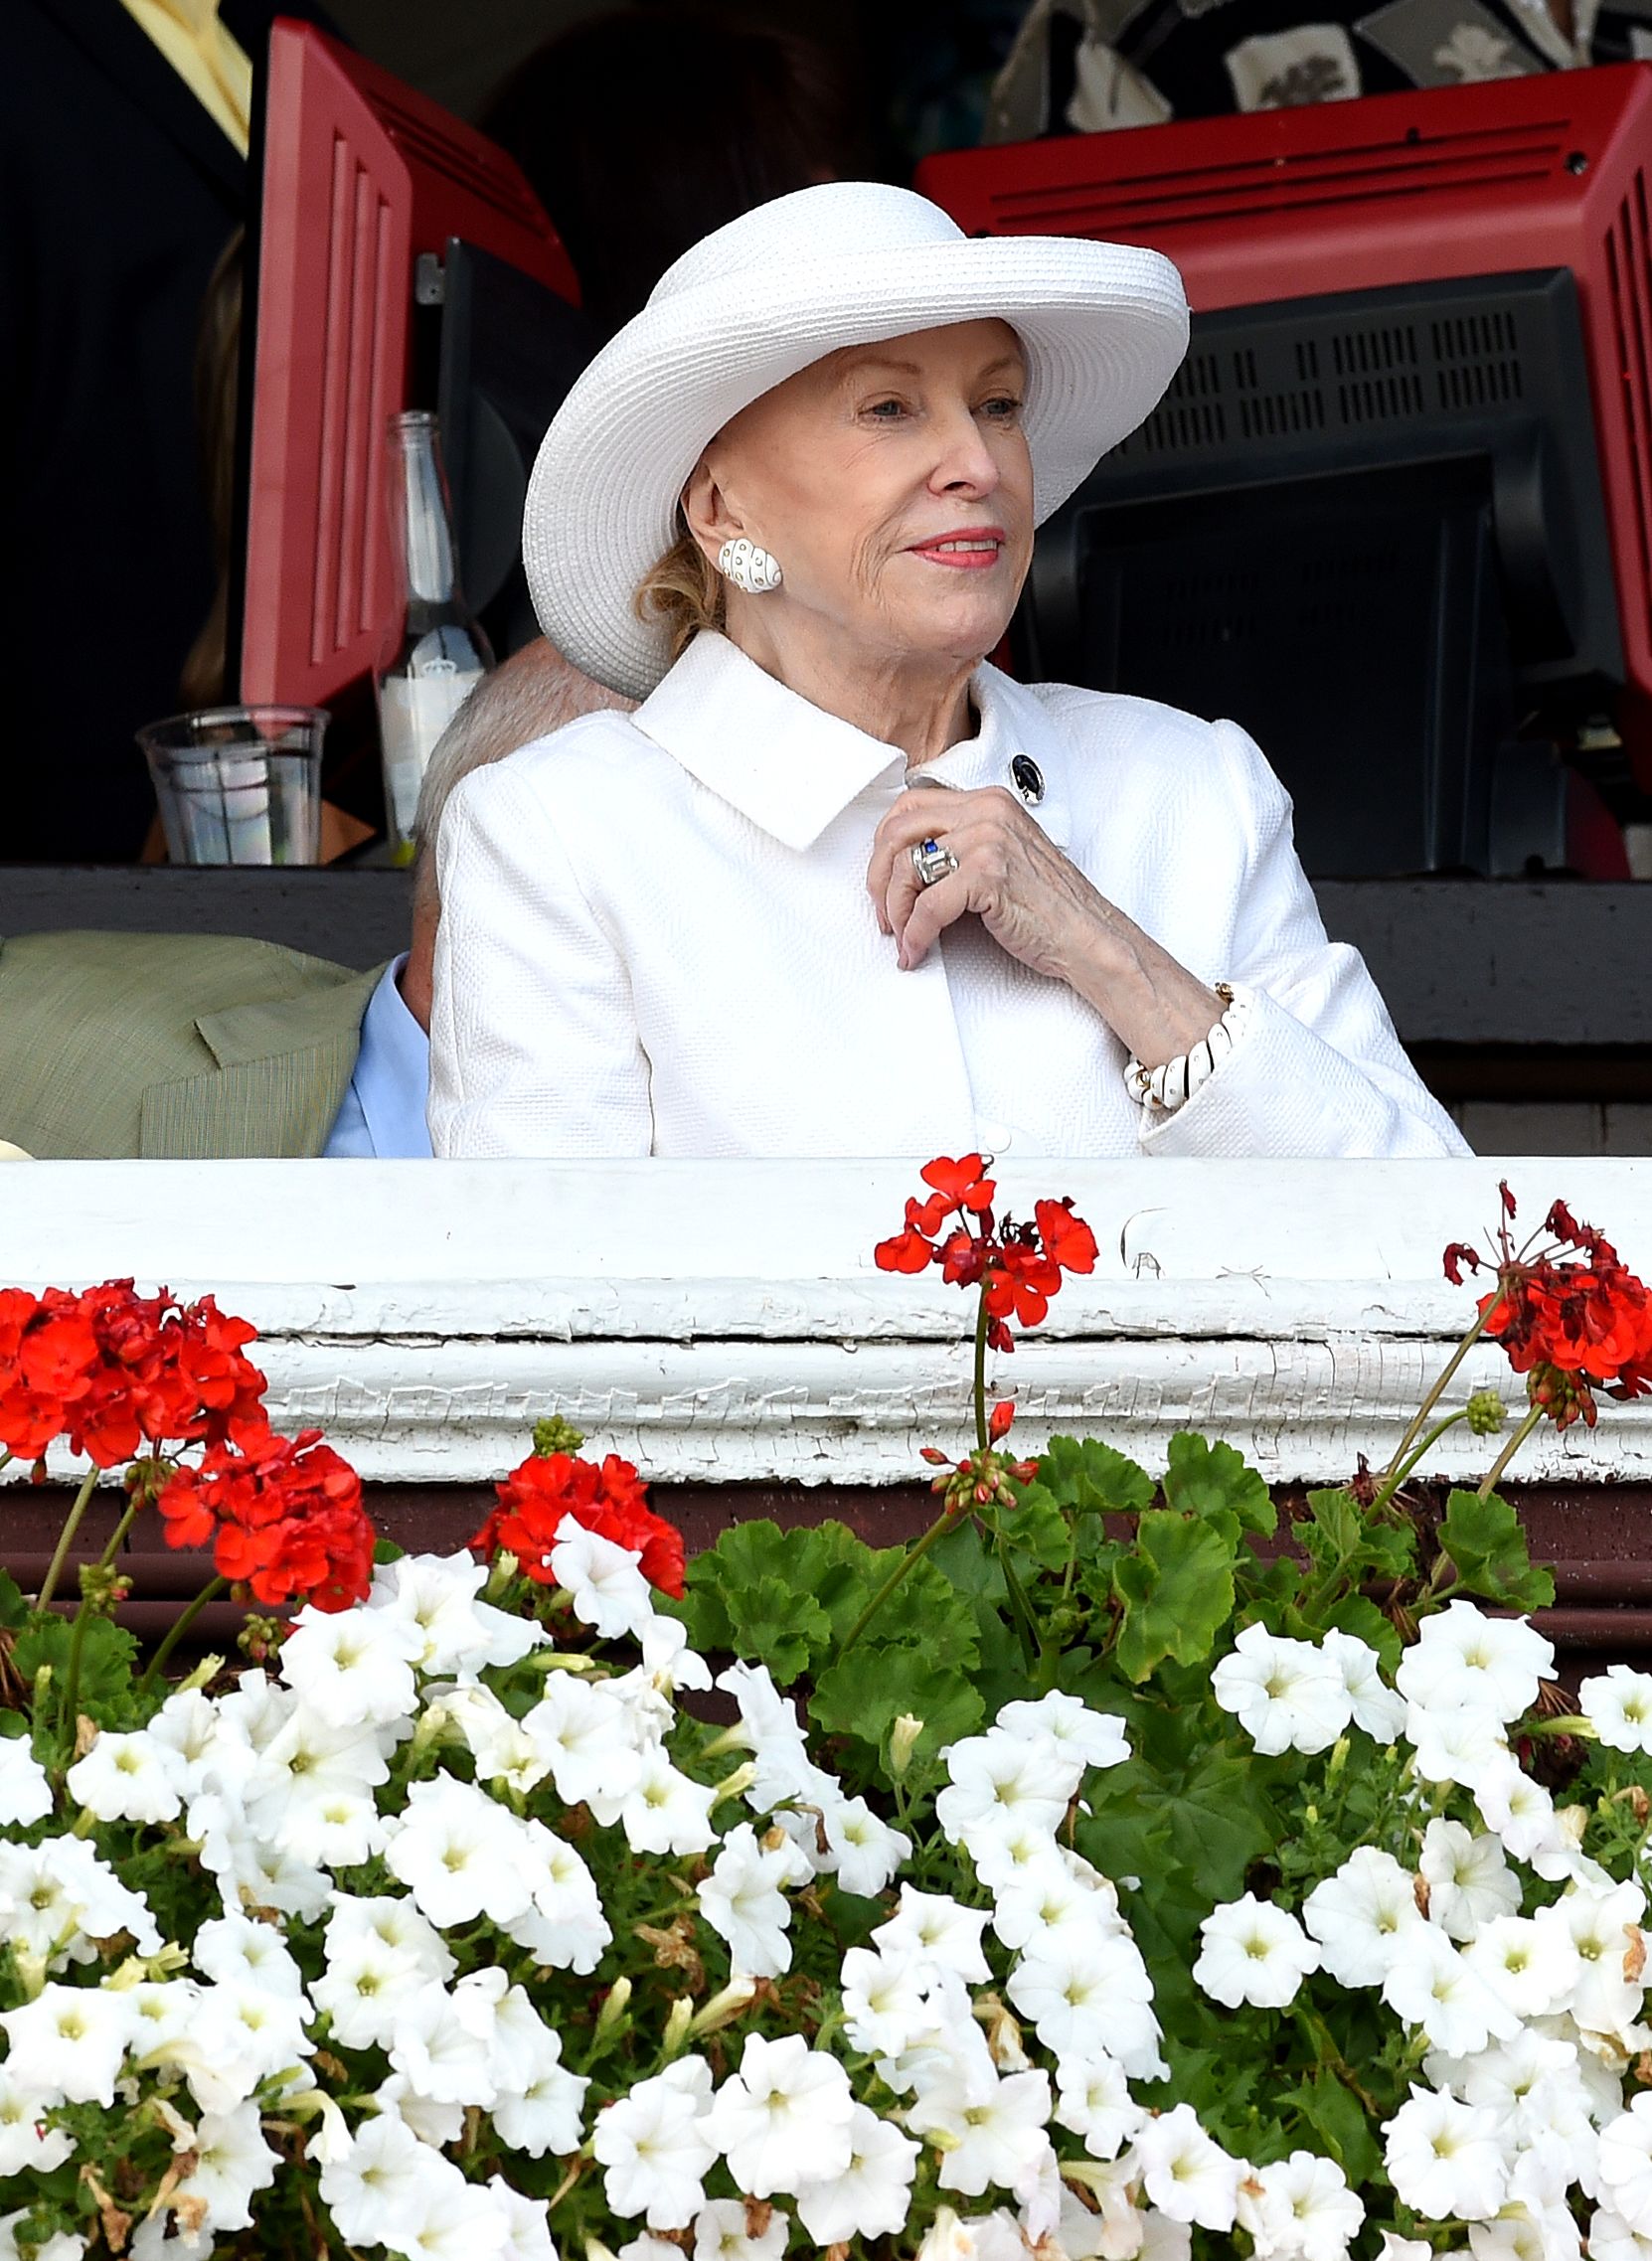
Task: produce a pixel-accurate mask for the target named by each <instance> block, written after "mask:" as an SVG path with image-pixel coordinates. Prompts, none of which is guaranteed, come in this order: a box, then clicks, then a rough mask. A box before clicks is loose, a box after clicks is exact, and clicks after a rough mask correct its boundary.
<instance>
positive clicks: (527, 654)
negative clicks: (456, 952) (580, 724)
mask: <svg viewBox="0 0 1652 2261" xmlns="http://www.w3.org/2000/svg"><path fill="white" fill-rule="evenodd" d="M634 704H635V702H634V701H632V700H630V699H623V698H621V697H620V695H619V693H618V692H617V691H609V690H608V689H607V688H606V686H605V685H603V684H600V683H593V682H592V681H591V679H590V677H589V676H588V675H581V674H580V673H579V671H578V668H577V667H573V666H571V665H570V663H569V662H568V661H567V660H565V659H564V658H563V656H562V654H561V652H559V651H558V650H557V649H556V647H555V645H553V644H551V643H548V642H547V641H546V639H545V638H544V637H543V636H537V637H536V638H535V639H534V641H533V642H532V643H531V644H525V645H524V646H523V647H522V649H521V651H519V652H516V653H514V654H513V655H512V657H511V658H510V659H508V660H507V661H506V662H505V664H504V666H503V667H499V668H495V670H494V671H493V673H492V674H491V675H489V676H485V677H484V678H483V679H482V681H481V682H480V683H479V684H478V685H477V687H476V689H475V690H474V691H473V692H472V693H471V695H470V697H469V698H468V699H467V700H466V701H465V703H464V705H463V706H462V707H461V708H460V709H459V711H458V713H457V714H456V715H455V716H454V718H453V720H452V722H451V723H449V724H448V726H447V727H446V729H445V730H443V731H442V733H441V736H440V737H439V738H438V739H437V741H436V747H435V751H434V752H433V753H432V754H431V756H430V762H429V767H428V768H427V769H426V770H425V772H424V782H423V784H422V786H421V787H420V788H419V794H418V809H417V813H416V814H415V816H414V818H413V838H414V840H415V841H416V842H417V844H418V845H417V853H416V855H415V857H414V860H413V932H412V935H411V938H410V940H409V943H408V962H407V964H406V966H405V967H404V968H403V969H402V996H403V999H404V1002H405V1003H406V1005H407V1007H408V1010H409V1012H410V1013H412V1015H413V1018H414V1020H415V1021H417V1023H418V1025H419V1027H420V1028H421V1029H427V1028H428V1027H429V1025H430V973H431V967H432V965H433V963H434V959H435V947H436V920H437V918H438V916H439V915H440V910H441V901H440V896H439V893H438V891H437V884H436V835H437V833H438V832H439V830H440V828H441V812H442V810H443V809H444V808H445V807H446V806H447V798H448V795H449V794H450V793H451V792H452V790H453V788H454V786H455V785H457V784H458V782H459V780H460V778H461V777H468V776H469V775H470V772H471V771H472V770H473V769H484V768H486V766H487V764H488V763H489V762H490V761H503V759H504V758H505V756H506V754H507V753H514V752H515V751H516V749H517V747H518V746H521V745H531V744H532V743H533V741H534V740H535V738H542V737H545V736H547V735H549V733H550V732H551V731H552V730H560V729H561V728H562V727H563V725H564V724H565V723H572V722H575V721H577V720H578V717H579V716H580V715H592V714H595V713H596V712H597V710H598V709H599V708H603V707H613V708H618V709H620V710H621V711H622V712H628V711H629V709H630V708H631V707H632V706H633V705H634Z"/></svg>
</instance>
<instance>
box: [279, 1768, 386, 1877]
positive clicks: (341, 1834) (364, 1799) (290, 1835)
mask: <svg viewBox="0 0 1652 2261" xmlns="http://www.w3.org/2000/svg"><path fill="white" fill-rule="evenodd" d="M392 1827H393V1825H392V1824H390V1823H389V1822H387V1821H385V1820H384V1819H383V1818H382V1817H381V1815H380V1813H379V1808H378V1805H377V1804H376V1802H375V1801H374V1799H373V1796H372V1794H371V1793H370V1792H369V1791H366V1790H344V1789H334V1790H326V1791H323V1792H322V1793H321V1794H320V1796H319V1797H317V1798H314V1799H312V1800H310V1801H308V1802H306V1803H304V1804H302V1805H299V1804H293V1805H291V1806H289V1807H288V1808H287V1814H286V1820H285V1821H284V1822H283V1823H282V1825H281V1844H282V1850H283V1851H284V1852H285V1853H287V1854H289V1855H290V1856H291V1857H292V1858H293V1859H295V1860H301V1861H308V1862H311V1863H313V1864H314V1865H315V1866H316V1867H318V1868H329V1869H331V1870H332V1871H333V1873H334V1874H335V1875H338V1874H340V1873H342V1871H343V1870H345V1869H347V1868H360V1867H362V1866H363V1865H364V1864H365V1863H366V1862H367V1861H369V1860H372V1859H373V1858H374V1857H376V1856H377V1855H379V1854H381V1853H383V1852H384V1850H385V1847H386V1845H387V1844H388V1843H389V1841H390V1837H391V1832H392Z"/></svg>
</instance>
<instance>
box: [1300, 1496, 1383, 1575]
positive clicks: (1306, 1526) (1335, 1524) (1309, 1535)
mask: <svg viewBox="0 0 1652 2261" xmlns="http://www.w3.org/2000/svg"><path fill="white" fill-rule="evenodd" d="M1291 1534H1292V1536H1293V1537H1294V1538H1295V1539H1296V1540H1297V1543H1298V1544H1299V1545H1300V1546H1301V1547H1302V1550H1303V1552H1304V1553H1305V1554H1307V1556H1308V1557H1309V1559H1310V1560H1311V1561H1312V1563H1313V1565H1314V1567H1315V1569H1317V1570H1334V1569H1336V1568H1337V1567H1338V1566H1339V1565H1340V1564H1345V1563H1348V1562H1352V1561H1353V1560H1354V1559H1355V1557H1356V1556H1357V1555H1358V1554H1359V1553H1360V1552H1361V1550H1362V1548H1363V1546H1364V1544H1365V1534H1366V1533H1365V1518H1364V1516H1363V1515H1362V1514H1361V1513H1360V1505H1359V1502H1358V1501H1357V1500H1356V1499H1355V1497H1354V1495H1353V1493H1352V1492H1345V1491H1342V1490H1341V1489H1338V1490H1337V1491H1334V1492H1310V1493H1309V1494H1308V1512H1307V1514H1306V1515H1305V1516H1302V1517H1300V1518H1299V1519H1298V1520H1297V1522H1296V1523H1294V1524H1293V1525H1292V1526H1291Z"/></svg>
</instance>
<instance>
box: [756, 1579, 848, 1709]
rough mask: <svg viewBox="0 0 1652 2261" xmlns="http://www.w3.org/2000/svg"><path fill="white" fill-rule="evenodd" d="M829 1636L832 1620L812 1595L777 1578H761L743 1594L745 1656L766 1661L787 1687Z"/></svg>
mask: <svg viewBox="0 0 1652 2261" xmlns="http://www.w3.org/2000/svg"><path fill="white" fill-rule="evenodd" d="M831 1637H832V1626H831V1620H830V1619H829V1618H828V1617H827V1615H826V1612H825V1611H824V1610H823V1609H822V1608H821V1606H820V1604H819V1602H817V1601H816V1600H815V1599H814V1597H813V1595H812V1594H800V1593H794V1592H793V1591H792V1589H791V1587H790V1586H785V1585H782V1584H781V1583H780V1581H779V1579H778V1578H758V1579H756V1580H755V1581H754V1582H753V1583H752V1584H751V1585H749V1586H746V1587H745V1588H744V1589H743V1592H742V1594H741V1596H740V1625H739V1640H738V1644H737V1645H738V1647H739V1650H740V1654H741V1657H742V1658H743V1660H744V1661H745V1662H746V1663H748V1664H757V1665H766V1666H767V1667H768V1669H769V1672H770V1673H771V1674H772V1675H773V1678H774V1684H775V1686H776V1687H777V1688H789V1687H790V1686H791V1684H792V1682H793V1681H794V1680H796V1679H798V1678H799V1676H800V1675H801V1674H803V1673H804V1672H806V1671H807V1670H808V1666H809V1662H810V1659H811V1657H812V1656H813V1655H814V1654H815V1652H816V1651H817V1650H823V1649H824V1648H825V1647H826V1644H827V1643H828V1642H829V1641H830V1639H831Z"/></svg>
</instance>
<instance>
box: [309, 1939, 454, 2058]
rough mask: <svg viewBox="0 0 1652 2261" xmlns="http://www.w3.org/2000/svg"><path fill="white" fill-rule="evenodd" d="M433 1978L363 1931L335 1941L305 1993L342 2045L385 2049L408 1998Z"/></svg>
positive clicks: (400, 1951)
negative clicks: (325, 1965) (324, 1964)
mask: <svg viewBox="0 0 1652 2261" xmlns="http://www.w3.org/2000/svg"><path fill="white" fill-rule="evenodd" d="M432 1983H433V1982H432V1981H431V1978H430V1976H429V1974H428V1973H427V1972H425V1971H424V1970H422V1969H420V1967H419V1965H418V1962H417V1961H416V1959H415V1958H414V1957H413V1956H412V1955H410V1954H408V1953H407V1952H406V1951H405V1950H403V1949H401V1948H397V1947H392V1946H389V1945H388V1944H387V1943H386V1942H385V1941H384V1940H383V1939H380V1938H378V1937H376V1936H375V1935H374V1934H373V1933H371V1932H369V1933H367V1934H365V1935H359V1936H353V1937H350V1938H348V1939H345V1940H343V1941H341V1943H340V1945H339V1948H338V1950H337V1952H336V1953H332V1954H329V1956H328V1958H327V1968H326V1970H325V1971H324V1972H323V1973H322V1975H321V1977H320V1978H319V1979H317V1980H316V1981H315V1982H314V1984H313V1985H312V1986H311V1988H310V1998H311V2000H312V2001H313V2002H314V2004H315V2007H316V2009H317V2010H318V2011H320V2012H321V2013H322V2015H323V2016H324V2017H326V2018H328V2019H331V2021H332V2028H333V2038H334V2039H335V2040H336V2041H337V2042H338V2043H339V2045H340V2046H341V2047H342V2048H346V2049H369V2048H380V2049H388V2048H389V2047H390V2045H391V2043H392V2042H393V2041H394V2040H395V2038H396V2028H397V2020H398V2019H399V2017H400V2016H401V2013H402V2012H403V2011H404V2010H405V2009H406V2008H407V2006H408V2005H409V2003H411V2002H412V2001H413V2000H414V1998H415V1997H417V1996H418V1995H420V1994H422V1993H423V1992H424V1991H425V1989H426V1988H427V1987H429V1986H430V1985H431V1984H432Z"/></svg>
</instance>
